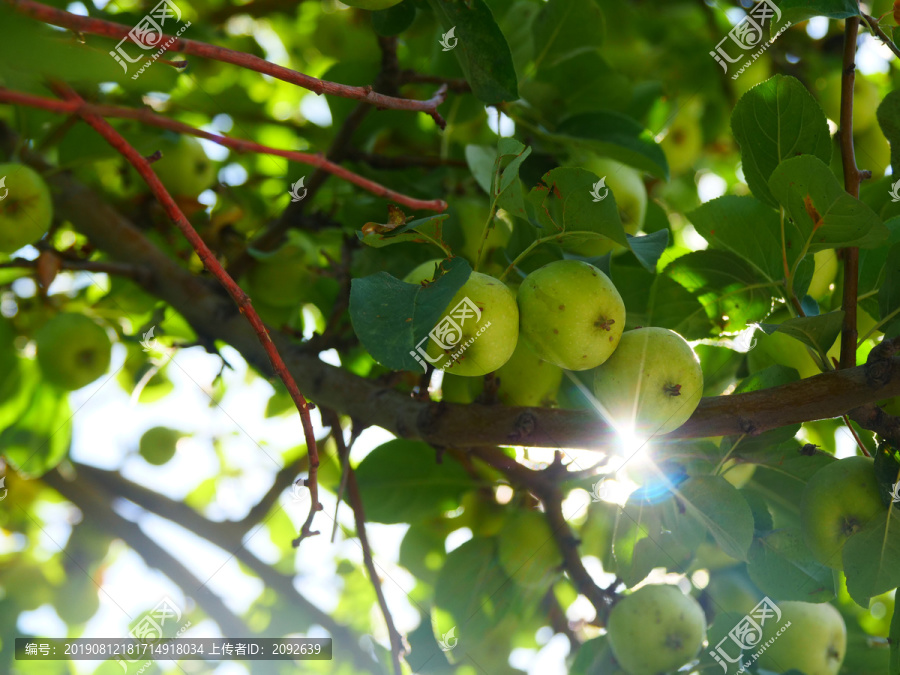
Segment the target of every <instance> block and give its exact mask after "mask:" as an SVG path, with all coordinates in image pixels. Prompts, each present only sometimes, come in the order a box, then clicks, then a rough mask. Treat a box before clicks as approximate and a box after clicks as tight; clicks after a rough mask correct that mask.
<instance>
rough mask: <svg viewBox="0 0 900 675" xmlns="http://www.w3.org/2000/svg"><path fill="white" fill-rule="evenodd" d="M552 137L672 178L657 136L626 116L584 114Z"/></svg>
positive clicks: (665, 178)
mask: <svg viewBox="0 0 900 675" xmlns="http://www.w3.org/2000/svg"><path fill="white" fill-rule="evenodd" d="M586 1H591V0H586ZM552 136H554V137H556V138H560V137H562V138H565V139H569V140H573V139H577V140H578V141H579V143H580V144H582V145H584V146H585V147H588V148H591V149H593V150H595V151H596V152H598V153H599V154H601V155H604V156H607V157H612V158H613V159H616V160H618V161H620V162H622V163H623V164H628V165H629V166H633V167H635V168H637V169H642V170H644V171H647V172H648V173H651V174H653V175H654V176H657V177H659V178H662V179H664V180H668V179H669V164H668V162H667V161H666V155H665V153H664V152H663V150H662V148H661V147H660V146H659V144H658V143H657V142H656V141H654V140H653V134H652V133H651V132H650V131H649V130H648V129H645V128H644V127H642V126H641V125H640V124H638V123H637V122H635V121H634V120H633V119H632V118H630V117H627V116H626V115H622V114H620V113H617V112H612V111H608V110H603V111H597V112H589V113H581V114H579V115H574V116H572V117H569V118H567V119H565V120H563V121H562V122H561V123H560V124H559V126H558V127H557V128H556V130H555V132H554V133H553V134H552Z"/></svg>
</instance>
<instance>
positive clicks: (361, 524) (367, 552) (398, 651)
mask: <svg viewBox="0 0 900 675" xmlns="http://www.w3.org/2000/svg"><path fill="white" fill-rule="evenodd" d="M322 418H323V419H322V421H323V422H325V423H327V424H328V425H329V426H331V435H332V438H334V441H335V443H337V446H338V455H339V456H340V457H341V461H342V462H343V461H344V458H346V457H349V456H350V449H349V448H348V447H347V446H346V445H345V444H344V436H343V432H342V430H341V421H340V418H339V417H338V415H337V413H336V412H334V411H333V410H323V411H322ZM346 476H347V499H348V501H349V502H350V506H351V507H352V508H353V519H354V521H355V522H356V536H357V537H359V544H360V546H361V547H362V552H363V561H364V562H365V565H366V569H367V570H368V571H369V580H370V581H371V582H372V587H373V588H374V589H375V595H376V596H377V597H378V605H379V607H381V613H382V615H383V616H384V621H385V623H386V624H387V629H388V635H389V636H390V640H391V660H392V661H393V664H394V672H395V673H396V675H403V665H402V663H401V659H402V658H403V656H404V655H405V654H407V653H408V652H409V646H408V645H407V644H406V640H405V639H404V638H403V635H401V634H400V631H398V630H397V627H396V626H395V625H394V617H393V616H391V610H390V609H388V606H387V601H386V600H385V598H384V590H383V589H382V588H381V579H380V578H379V576H378V570H377V569H376V568H375V561H374V560H373V558H372V549H371V547H370V546H369V538H368V536H367V535H366V513H365V510H364V509H363V503H362V496H361V495H360V493H359V485H357V483H356V474H355V473H354V471H353V469H352V468H351V467H350V465H349V462H348V463H347V468H346Z"/></svg>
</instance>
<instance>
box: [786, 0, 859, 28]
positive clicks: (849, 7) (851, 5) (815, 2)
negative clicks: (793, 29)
mask: <svg viewBox="0 0 900 675" xmlns="http://www.w3.org/2000/svg"><path fill="white" fill-rule="evenodd" d="M778 5H779V7H781V11H782V17H781V19H782V22H784V23H786V22H787V21H791V22H792V23H799V22H801V21H806V20H807V19H810V18H812V17H814V16H827V17H828V18H830V19H846V18H847V17H850V16H856V15H857V14H859V6H858V5H857V3H856V0H780V1H779V2H778ZM779 25H781V24H779Z"/></svg>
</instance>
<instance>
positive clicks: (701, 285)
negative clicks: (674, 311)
mask: <svg viewBox="0 0 900 675" xmlns="http://www.w3.org/2000/svg"><path fill="white" fill-rule="evenodd" d="M665 273H666V274H668V275H669V276H670V277H672V278H673V279H674V280H675V281H677V282H678V283H679V284H681V285H682V286H684V287H685V288H686V289H687V290H689V291H690V292H691V293H693V294H694V295H695V296H697V299H698V300H699V301H700V303H701V304H702V305H703V306H704V307H705V308H706V314H707V316H708V317H709V320H710V321H711V322H712V323H713V324H714V325H715V326H716V327H717V328H718V329H719V330H720V332H723V333H724V332H737V331H740V330H742V329H744V328H745V327H746V326H747V324H749V323H752V322H754V321H758V320H759V319H761V318H763V317H764V316H766V314H768V312H769V309H770V308H771V305H772V291H773V288H774V285H773V284H772V283H771V282H764V281H763V280H762V278H761V277H760V276H759V274H758V273H757V271H756V270H755V269H754V268H753V266H752V265H751V264H750V263H748V262H747V261H745V260H744V259H742V258H740V257H739V256H737V255H735V254H734V253H731V252H730V251H718V250H716V249H707V250H705V251H695V252H693V253H688V254H687V255H683V256H681V257H679V258H676V259H675V260H674V261H672V262H671V263H670V264H669V265H668V266H667V267H666V268H665ZM726 317H727V318H726Z"/></svg>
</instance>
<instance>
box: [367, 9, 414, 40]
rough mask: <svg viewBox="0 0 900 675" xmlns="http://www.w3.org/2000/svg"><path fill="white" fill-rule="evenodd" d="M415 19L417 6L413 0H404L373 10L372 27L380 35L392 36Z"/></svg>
mask: <svg viewBox="0 0 900 675" xmlns="http://www.w3.org/2000/svg"><path fill="white" fill-rule="evenodd" d="M415 19H416V6H415V4H414V3H413V0H404V2H401V3H400V4H399V5H394V6H393V7H388V8H387V9H382V10H380V11H377V12H372V28H374V29H375V32H376V33H378V34H379V35H384V36H385V37H390V36H392V35H399V34H400V33H402V32H403V31H405V30H406V29H407V28H409V27H410V26H411V25H412V23H413V21H415Z"/></svg>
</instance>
